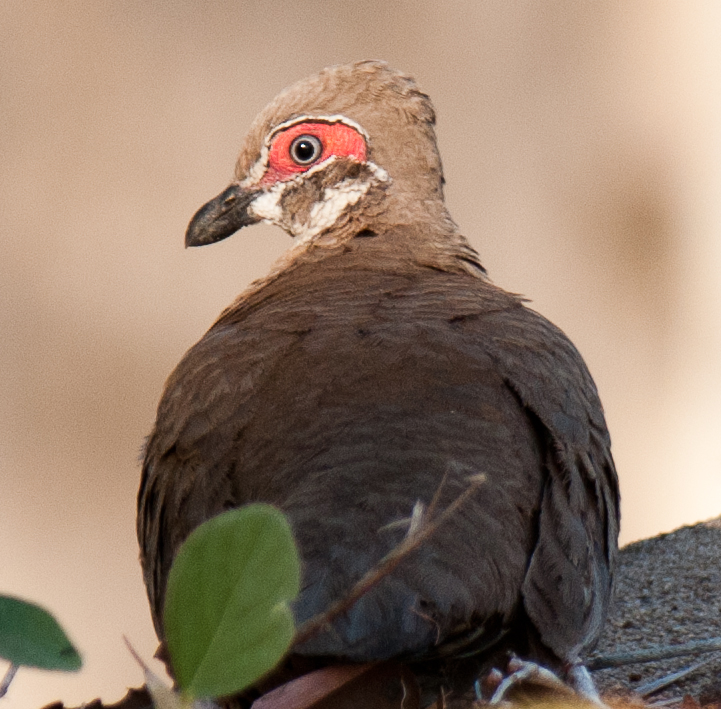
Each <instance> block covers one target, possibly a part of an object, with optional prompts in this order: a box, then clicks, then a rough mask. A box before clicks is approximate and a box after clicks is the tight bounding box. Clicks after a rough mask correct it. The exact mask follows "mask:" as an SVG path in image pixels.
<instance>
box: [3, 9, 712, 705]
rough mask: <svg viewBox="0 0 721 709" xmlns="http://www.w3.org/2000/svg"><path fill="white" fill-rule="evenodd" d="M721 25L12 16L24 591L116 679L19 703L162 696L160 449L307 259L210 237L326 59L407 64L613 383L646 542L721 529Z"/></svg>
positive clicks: (451, 175)
mask: <svg viewBox="0 0 721 709" xmlns="http://www.w3.org/2000/svg"><path fill="white" fill-rule="evenodd" d="M720 30H721V5H719V4H718V3H717V2H715V0H708V2H701V1H695V0H676V1H671V0H669V1H666V2H664V1H663V0H647V1H640V0H629V1H628V2H619V1H614V2H612V1H610V0H605V1H601V0H599V1H596V2H579V1H578V0H566V1H564V2H560V1H559V2H551V1H541V0H534V1H531V0H528V1H525V2H524V1H520V0H519V1H515V0H514V1H512V2H508V0H484V1H481V0H443V2H439V1H438V0H421V1H417V2H410V1H408V2H404V1H401V0H398V1H396V2H391V1H389V0H378V1H377V2H360V1H357V2H355V3H352V2H348V0H337V1H330V0H317V1H316V2H312V1H305V2H304V1H298V2H282V1H281V0H277V1H276V0H274V1H272V2H269V1H265V2H260V1H257V2H231V1H230V0H228V1H226V2H214V3H200V2H197V3H194V2H190V1H189V0H172V1H171V0H168V1H167V2H146V1H145V0H127V1H124V2H115V1H110V0H65V1H62V2H57V1H54V2H51V1H49V0H48V1H45V2H43V1H36V2H32V1H29V0H22V2H21V1H20V0H4V1H3V2H2V3H1V4H0V72H1V73H0V230H1V231H0V239H1V240H2V243H1V244H0V294H1V298H2V300H1V303H2V307H1V308H0V332H1V334H2V345H1V347H0V392H1V398H0V505H1V513H0V543H1V545H2V547H1V548H2V562H1V564H0V569H1V575H0V591H2V592H9V593H13V594H18V595H22V596H25V597H27V598H31V599H34V600H36V601H38V602H41V603H42V604H44V605H46V606H47V607H49V608H50V609H52V610H53V611H54V612H55V613H56V614H57V615H58V617H59V618H60V619H61V621H62V622H63V624H64V625H65V626H66V627H67V628H68V629H69V631H70V633H71V635H72V637H73V638H74V640H75V641H76V643H77V645H78V646H79V647H80V648H81V649H82V651H83V653H84V656H85V661H86V667H85V669H84V670H83V671H82V672H81V673H80V674H78V675H75V676H67V677H66V676H62V675H60V674H43V673H40V672H32V671H21V672H20V673H19V675H18V677H17V679H16V682H15V684H14V685H13V687H12V688H11V691H10V694H9V695H8V698H6V699H5V700H4V704H3V701H0V707H2V708H3V709H5V707H11V708H13V709H14V708H16V707H20V708H24V707H34V706H38V705H40V704H41V703H43V702H48V701H50V700H53V699H58V698H61V699H63V700H65V701H66V702H68V703H75V704H77V703H79V702H81V701H82V700H89V699H91V698H92V697H94V696H97V695H99V694H101V695H102V696H103V697H104V698H105V699H106V700H114V699H117V698H119V697H120V695H121V694H122V693H123V692H124V688H125V687H126V686H127V685H136V684H139V682H140V679H141V678H140V672H139V670H138V668H137V667H136V666H135V665H134V663H133V661H132V660H131V659H130V657H129V655H128V653H127V651H126V650H125V648H124V647H123V645H122V641H121V634H123V633H125V634H127V635H128V636H129V638H130V639H131V640H132V641H133V643H134V644H135V646H136V647H137V648H138V650H139V651H140V652H141V654H143V655H144V656H145V657H149V656H150V655H151V654H152V652H153V649H154V638H153V633H152V630H151V625H150V620H149V615H148V611H147V608H146V603H145V598H144V592H143V589H142V586H141V580H140V573H139V568H138V564H137V559H136V555H137V551H136V542H135V537H134V503H135V491H136V487H137V481H138V475H139V471H138V466H137V462H136V458H137V456H138V452H139V450H140V446H141V444H142V440H143V436H144V435H145V434H146V433H147V432H148V430H149V429H150V426H151V424H152V420H153V416H154V408H155V405H156V402H157V399H158V396H159V393H160V389H161V386H162V383H163V381H164V379H165V377H166V375H167V374H168V373H169V372H170V370H171V368H172V367H173V365H174V364H175V362H177V360H178V359H179V358H180V356H181V354H182V353H183V352H184V351H185V349H186V348H187V347H189V346H190V345H191V344H192V343H193V342H194V341H195V340H196V339H197V338H198V337H199V336H200V335H201V334H202V333H203V332H204V330H205V329H206V328H207V327H208V326H209V324H210V323H211V321H212V320H213V319H214V317H215V316H216V315H217V314H218V313H219V311H220V310H221V309H222V308H223V307H224V305H226V304H227V303H228V302H229V301H230V300H231V299H232V298H233V297H234V296H235V294H236V293H237V292H238V291H239V290H241V289H242V288H243V287H244V286H245V285H246V284H247V283H248V282H249V281H250V280H251V279H252V278H255V277H258V276H260V275H262V274H263V273H264V272H265V271H266V270H267V269H268V267H269V265H270V263H271V262H272V260H273V259H274V258H276V257H277V256H278V255H279V254H280V253H281V252H282V250H283V249H284V248H286V247H287V246H288V244H289V241H288V239H287V237H285V235H283V234H282V233H281V232H279V231H278V230H274V229H271V228H268V227H256V228H253V229H252V230H248V231H247V232H243V233H241V234H239V235H238V236H236V237H235V238H233V239H230V240H228V241H225V242H223V243H221V244H217V245H215V246H213V247H209V248H205V249H198V250H193V251H184V250H183V248H182V238H183V232H184V229H185V226H186V224H187V222H188V220H189V218H190V216H191V215H192V214H193V212H194V211H195V210H196V209H197V207H199V206H200V205H201V204H202V203H203V202H204V201H205V200H206V199H208V198H210V197H211V196H214V195H215V194H216V193H217V192H219V191H220V190H221V189H222V188H224V186H225V185H226V182H227V180H228V179H229V177H230V176H231V173H232V168H233V164H234V159H235V153H236V150H237V148H238V146H239V144H240V140H241V138H242V136H243V134H244V132H245V130H246V128H247V126H248V124H249V122H250V121H251V119H252V118H253V116H254V114H255V113H256V112H257V111H258V110H259V109H261V108H262V107H263V105H264V104H265V103H266V102H267V101H268V100H269V99H271V98H272V97H273V96H274V95H275V93H276V92H277V91H278V90H279V89H281V88H282V87H283V86H285V85H286V84H288V83H289V82H291V81H293V80H295V79H297V78H300V77H302V76H304V75H306V74H308V73H311V72H313V71H315V70H317V69H319V68H320V67H322V66H324V65H326V64H331V63H337V62H345V61H349V60H353V59H358V58H369V57H370V58H385V59H387V60H389V61H390V62H391V63H392V64H393V65H395V66H397V67H399V68H402V69H404V70H406V71H408V72H411V73H412V74H414V75H415V76H416V77H417V78H418V80H419V82H420V83H421V85H422V87H424V89H425V90H427V91H428V92H429V93H430V94H431V96H432V97H433V99H434V101H435V104H436V107H437V109H438V114H439V125H438V134H439V140H440V145H441V150H442V153H443V157H444V161H445V168H446V176H447V179H448V191H447V194H448V201H449V203H450V207H451V211H452V213H453V214H454V216H455V218H456V220H457V222H458V223H459V224H460V226H461V228H462V229H463V231H464V232H465V233H466V234H467V235H468V236H469V237H470V239H471V241H472V242H473V243H474V244H475V245H476V246H477V248H478V249H479V250H480V252H481V254H482V256H483V259H484V262H485V263H486V265H487V267H488V268H489V270H490V273H491V275H492V276H493V278H494V280H495V281H496V282H497V283H499V284H501V285H503V286H504V287H506V288H508V289H510V290H514V291H517V292H522V293H524V294H526V295H528V296H529V297H530V298H532V299H533V301H534V303H535V307H537V308H538V309H539V310H540V311H541V312H543V313H544V314H546V315H547V316H549V317H550V318H551V319H552V320H554V321H555V322H556V323H557V324H559V325H560V326H561V327H562V328H563V329H565V330H566V332H568V334H569V335H570V336H571V337H572V339H573V340H574V341H575V342H576V344H577V345H578V347H579V349H580V350H581V352H582V353H583V354H584V356H585V357H586V359H587V361H588V363H589V366H590V367H591V370H592V372H593V373H594V375H595V377H596V380H597V383H598V385H599V389H600V391H601V394H602V397H603V400H604V402H605V406H606V409H607V413H608V420H609V424H610V427H611V431H612V434H613V437H614V451H615V455H616V459H617V463H618V468H619V471H620V475H621V483H622V490H623V495H624V505H623V514H624V521H623V539H624V540H625V541H629V540H632V539H636V538H639V537H641V536H647V535H651V534H654V533H656V532H658V531H660V530H668V529H671V528H673V527H675V526H677V525H679V524H682V523H687V522H693V521H695V520H698V519H700V518H707V517H710V516H712V515H716V514H718V513H720V512H721V442H720V441H719V438H720V432H719V422H720V420H721V416H720V415H719V414H720V413H721V412H720V408H721V279H720V275H721V235H720V234H721V42H719V39H718V38H719V31H720ZM2 669H3V666H2V665H0V671H1V670H2Z"/></svg>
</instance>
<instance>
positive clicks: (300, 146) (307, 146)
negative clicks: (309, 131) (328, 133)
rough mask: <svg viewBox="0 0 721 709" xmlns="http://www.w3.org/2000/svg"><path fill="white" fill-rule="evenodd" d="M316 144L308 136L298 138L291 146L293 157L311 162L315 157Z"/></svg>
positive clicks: (304, 161)
mask: <svg viewBox="0 0 721 709" xmlns="http://www.w3.org/2000/svg"><path fill="white" fill-rule="evenodd" d="M317 149H318V148H317V145H316V143H315V141H313V140H311V139H310V138H300V139H299V140H298V141H296V143H295V145H294V146H293V157H295V159H296V160H297V161H298V162H301V163H306V162H311V160H314V159H315V157H316V151H317Z"/></svg>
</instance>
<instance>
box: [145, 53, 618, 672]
mask: <svg viewBox="0 0 721 709" xmlns="http://www.w3.org/2000/svg"><path fill="white" fill-rule="evenodd" d="M434 120H435V117H434V112H433V108H432V105H431V103H430V100H429V99H428V97H427V96H425V95H424V94H423V93H421V92H420V91H419V90H418V89H417V87H416V85H415V84H414V83H413V81H412V80H411V79H410V78H408V77H406V76H404V75H402V74H399V73H397V72H395V71H393V70H391V69H389V68H388V67H387V66H386V65H385V64H383V63H379V62H359V63H356V64H352V65H347V66H340V67H333V68H330V69H326V70H324V71H323V72H321V73H320V74H319V75H317V76H315V77H312V78H310V79H307V80H305V81H302V82H299V83H298V84H296V85H295V86H293V87H291V88H290V89H287V90H286V91H285V92H283V93H281V94H280V96H279V97H278V98H277V99H276V100H275V101H274V102H273V103H271V104H270V106H268V108H266V109H265V111H263V112H262V113H261V114H260V116H259V117H258V119H256V121H255V123H254V124H253V126H252V128H251V130H250V133H249V135H248V137H247V139H246V142H245V145H244V148H243V150H242V152H241V155H240V159H239V161H238V167H237V173H236V180H235V181H234V183H233V184H232V185H231V187H229V188H228V190H226V191H225V192H224V193H223V194H222V195H220V196H219V197H218V198H217V199H216V200H214V201H212V202H210V203H209V204H208V205H206V206H205V207H204V208H203V209H202V210H200V212H198V214H197V215H196V217H195V218H194V220H193V222H192V223H191V225H190V227H189V229H188V234H187V243H188V244H189V245H199V244H204V243H211V242H213V241H217V240H219V239H222V238H225V237H226V236H229V235H230V234H232V233H233V232H234V231H236V230H237V229H238V228H240V227H241V226H244V225H246V224H250V223H253V222H256V221H259V220H261V219H265V220H266V221H272V222H274V223H277V224H279V225H281V226H283V227H284V228H285V229H286V230H287V231H289V233H291V235H293V236H295V239H296V245H295V246H294V247H293V248H292V249H291V250H290V251H289V253H288V254H287V255H286V256H285V257H284V258H283V259H282V260H281V261H280V262H279V264H278V265H277V266H276V268H275V269H274V270H273V271H272V272H271V274H269V276H267V277H266V278H265V279H262V280H261V281H258V282H256V283H254V284H253V285H251V286H250V288H249V289H248V290H247V291H246V292H245V293H243V294H242V295H241V296H240V297H239V298H238V300H236V302H235V303H234V304H233V305H231V306H230V307H229V308H228V309H227V310H226V311H225V312H223V314H222V315H221V316H220V318H219V319H218V321H217V322H216V323H215V324H214V325H213V326H212V328H211V329H210V330H209V331H208V332H207V333H206V335H205V336H204V337H203V338H202V339H201V340H200V342H198V343H197V344H196V345H195V346H194V347H193V348H192V349H191V350H190V351H189V352H188V353H187V354H186V355H185V357H184V358H183V360H182V361H181V362H180V364H179V365H178V367H177V368H176V369H175V371H174V372H173V374H172V375H171V376H170V378H169V379H168V382H167V383H166V386H165V390H164V393H163V396H162V399H161V402H160V405H159V407H158V416H157V421H156V424H155V428H154V429H153V431H152V433H151V435H150V437H149V440H148V444H147V449H146V452H145V460H144V464H143V476H142V482H141V487H140V492H139V497H138V537H139V540H140V549H141V560H142V565H143V570H144V575H145V582H146V586H147V589H148V595H149V598H150V603H151V608H152V612H153V618H154V622H155V626H156V630H157V632H158V634H159V636H161V637H162V632H163V629H162V618H161V610H162V604H163V594H164V588H165V583H166V580H167V574H168V571H169V568H170V565H171V562H172V560H173V557H174V555H175V553H176V552H177V550H178V547H179V546H180V544H181V543H182V542H183V540H184V539H185V538H186V537H187V535H188V534H189V533H190V532H191V531H192V530H193V529H194V528H195V527H196V526H197V525H198V524H200V523H201V522H203V521H204V520H206V519H208V518H210V517H212V516H213V515H216V514H218V513H220V512H222V511H224V510H226V509H228V508H232V507H236V506H239V505H243V504H245V503H248V502H253V501H265V502H269V503H272V504H274V505H276V506H278V507H279V508H280V509H282V510H283V511H284V512H285V513H286V514H287V515H288V517H289V519H290V522H291V525H292V528H293V530H294V533H295V536H296V539H297V541H298V544H299V547H300V551H301V556H302V559H303V584H302V591H301V594H300V597H299V598H298V600H297V602H296V604H295V606H294V610H295V613H296V616H297V619H298V621H301V622H302V621H304V620H306V619H308V618H309V617H311V616H313V615H314V614H316V613H319V612H321V611H323V610H324V609H325V608H327V606H328V605H329V604H330V603H331V602H333V601H334V600H336V599H338V598H339V597H341V596H342V595H343V594H344V593H345V592H346V591H347V590H348V589H349V588H350V587H351V586H352V585H353V583H354V582H355V581H357V580H358V579H359V578H360V577H361V576H362V575H363V573H364V572H366V571H367V570H368V569H369V568H371V567H372V566H373V565H374V564H375V563H376V562H377V561H378V560H379V559H380V558H381V557H382V556H383V555H384V554H386V553H387V552H388V551H389V550H390V549H392V548H393V547H394V546H395V545H397V544H398V543H399V541H400V540H401V539H402V538H403V535H404V534H405V532H406V531H407V527H406V528H404V527H403V526H402V525H398V524H393V523H394V522H398V521H399V520H403V519H407V518H408V517H409V516H410V514H411V511H412V509H413V507H414V504H415V503H416V502H417V501H419V500H420V501H421V502H423V503H425V504H428V503H429V502H430V501H431V499H432V498H433V496H434V493H436V491H437V490H438V488H439V486H440V485H441V481H442V480H444V477H445V483H444V485H443V488H442V491H441V504H442V505H447V504H449V503H450V502H451V501H452V500H454V499H455V498H456V497H458V495H459V494H461V493H462V491H463V490H464V489H465V488H466V487H467V485H468V482H467V481H468V478H469V477H470V476H472V475H474V474H477V473H483V474H485V476H486V482H485V483H484V484H483V485H482V486H481V487H480V488H479V490H478V491H477V492H476V493H474V495H473V497H472V498H471V499H470V500H469V501H468V502H467V503H465V504H464V505H463V506H462V507H461V508H460V509H459V511H458V513H457V514H456V515H454V516H453V518H452V519H451V520H449V521H448V522H447V523H445V524H444V525H443V526H442V527H441V528H440V529H439V530H438V531H437V532H436V533H435V534H434V535H433V536H432V537H431V538H430V539H429V540H428V541H427V542H426V543H425V544H424V545H423V546H422V547H421V548H420V549H418V550H417V551H415V552H414V553H412V554H411V555H410V556H409V557H408V558H407V559H405V560H404V561H403V562H402V564H401V565H400V566H399V567H398V568H397V569H396V570H395V571H394V572H393V573H392V574H391V575H390V576H388V577H387V578H385V579H384V580H383V581H382V582H381V583H380V584H379V585H378V586H377V587H376V588H374V589H373V590H372V591H370V592H369V593H368V594H367V595H366V596H364V597H363V598H361V600H360V601H358V602H357V603H356V604H355V605H354V606H353V607H352V608H351V609H350V610H349V611H348V613H347V614H346V615H345V616H343V617H341V618H340V619H339V620H338V621H337V622H336V623H335V624H334V627H333V629H332V630H331V631H328V632H324V633H321V634H319V635H317V636H316V637H315V638H313V639H311V640H310V641H308V642H307V643H305V644H304V645H303V646H301V647H299V648H296V652H297V653H298V654H301V655H307V656H323V657H335V658H343V659H350V660H359V661H360V660H370V659H378V658H388V657H401V658H404V659H407V660H409V661H411V662H416V663H418V662H420V663H423V662H425V663H426V664H429V663H430V664H433V661H434V660H433V658H441V657H443V658H445V659H444V660H443V662H444V663H446V664H447V663H448V662H449V660H448V659H447V658H448V656H450V657H451V661H452V659H453V658H454V657H457V656H459V655H460V654H464V655H468V654H472V653H473V652H475V653H476V654H477V659H478V658H480V659H478V666H480V665H481V664H482V658H483V656H484V654H485V655H488V653H489V652H490V651H491V649H492V648H493V647H494V646H495V647H504V648H505V647H510V648H511V649H515V650H516V651H517V652H519V653H521V654H523V655H525V656H527V657H530V658H532V659H536V660H539V661H542V662H544V663H548V664H550V665H551V666H553V667H554V668H555V669H562V668H563V666H564V664H565V663H573V662H576V661H577V660H578V659H579V658H580V656H581V655H582V653H583V652H584V651H585V650H586V649H587V648H588V647H590V646H591V645H592V644H593V643H594V641H595V640H596V638H597V637H598V635H599V633H600V630H601V628H602V624H603V622H604V619H605V616H606V611H607V608H608V603H609V597H610V590H611V577H612V572H613V565H614V559H615V555H616V549H617V535H618V485H617V479H616V473H615V469H614V465H613V460H612V458H611V453H610V440H609V436H608V432H607V429H606V425H605V421H604V417H603V412H602V407H601V403H600V401H599V399H598V395H597V393H596V388H595V386H594V383H593V381H592V379H591V376H590V375H589V373H588V370H587V369H586V366H585V365H584V363H583V360H582V359H581V356H580V355H579V354H578V352H577V351H576V349H575V348H574V347H573V345H572V344H571V343H570V342H569V340H568V339H567V338H566V337H565V335H564V334H563V333H562V332H561V331H560V330H558V329H557V328H556V327H555V326H554V325H552V324H551V323H549V322H548V321H547V320H545V319H544V318H543V317H542V316H540V315H538V314H537V313H535V312H534V311H533V310H530V309H529V308H527V307H526V306H525V305H524V304H523V301H522V299H520V298H519V297H517V296H515V295H512V294H510V293H507V292H505V291H503V290H502V289H500V288H498V287H497V286H495V285H493V284H492V283H491V282H490V281H489V280H488V278H487V277H486V275H485V271H484V270H483V268H482V266H481V264H480V261H479V259H478V255H477V254H476V252H475V251H474V250H473V249H472V248H471V247H470V245H469V244H468V243H467V241H466V240H465V238H464V237H463V236H462V235H461V234H460V233H459V232H458V230H457V227H456V226H455V224H454V223H453V221H452V220H451V218H450V216H449V215H448V213H447V211H446V208H445V205H444V202H443V194H442V184H443V178H442V171H441V164H440V158H439V156H438V152H437V149H436V144H435V134H434V128H433V126H434ZM288 131H295V132H294V133H293V132H288ZM349 131H355V133H353V132H349ZM295 133H298V136H299V137H296V138H295V140H294V142H293V143H289V141H290V139H291V138H292V137H293V135H295ZM314 135H315V136H317V137H318V145H320V146H321V147H320V148H318V145H316V144H315V143H314V142H313V140H314V139H313V136H314ZM359 135H360V136H361V138H359V137H358V136H359ZM308 136H310V138H309V137H308ZM339 136H340V137H339ZM347 136H350V137H349V138H347ZM346 138H347V140H346ZM284 140H285V143H284V142H283V141H284ZM299 140H301V141H302V140H305V141H306V143H305V144H301V143H299V142H298V141H299ZM333 141H335V142H333ZM343 141H346V142H343ZM348 141H350V142H348ZM286 143H289V145H290V147H289V148H288V149H287V150H286V148H285V147H282V151H284V152H283V154H282V155H281V154H280V153H279V151H281V148H280V147H279V146H285V144H286ZM351 144H352V147H348V146H349V145H351ZM334 145H336V146H340V147H336V148H333V150H332V155H331V154H326V152H325V151H326V150H331V148H332V147H333V146H334ZM327 146H331V148H328V147H327ZM313 149H316V150H317V151H318V152H317V155H316V153H314V152H313ZM287 151H290V153H289V155H290V158H292V160H291V161H289V157H288V155H287V154H286V152H287ZM293 151H296V152H293ZM314 156H315V158H314ZM301 158H303V160H304V159H305V158H314V159H312V160H311V161H310V162H309V163H305V162H303V160H301V163H303V164H299V163H298V160H300V159H301ZM449 648H452V650H449V651H448V652H444V649H449ZM438 662H440V660H438ZM443 672H446V670H443ZM452 676H453V672H452V671H451V672H450V674H449V673H448V672H446V674H445V675H443V676H442V677H441V678H440V679H438V680H437V681H438V682H439V683H441V684H442V683H446V684H450V685H453V682H454V681H453V679H452ZM449 677H451V679H449ZM466 679H467V678H466Z"/></svg>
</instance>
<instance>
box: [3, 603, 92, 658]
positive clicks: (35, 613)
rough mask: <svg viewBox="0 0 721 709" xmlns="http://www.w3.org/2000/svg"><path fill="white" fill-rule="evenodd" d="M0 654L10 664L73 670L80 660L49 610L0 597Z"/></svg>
mask: <svg viewBox="0 0 721 709" xmlns="http://www.w3.org/2000/svg"><path fill="white" fill-rule="evenodd" d="M0 657H2V658H4V659H5V660H9V661H10V662H11V663H12V664H14V665H27V666H29V667H40V668H41V669H44V670H64V671H66V672H74V671H76V670H79V669H80V666H81V665H82V660H81V659H80V655H79V654H78V651H77V650H76V649H75V648H74V647H73V645H72V643H71V642H70V640H68V637H67V635H65V633H64V632H63V629H62V628H61V627H60V625H59V624H58V622H57V621H56V620H55V618H53V617H52V616H51V615H50V613H48V612H47V611H46V610H44V609H42V608H41V607H40V606H37V605H35V604H34V603H28V602H27V601H22V600H20V599H19V598H13V597H11V596H0Z"/></svg>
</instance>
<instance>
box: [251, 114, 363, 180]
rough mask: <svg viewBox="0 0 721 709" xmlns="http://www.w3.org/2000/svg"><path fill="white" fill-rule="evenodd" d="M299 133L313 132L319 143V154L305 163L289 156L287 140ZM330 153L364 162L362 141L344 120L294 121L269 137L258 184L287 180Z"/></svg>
mask: <svg viewBox="0 0 721 709" xmlns="http://www.w3.org/2000/svg"><path fill="white" fill-rule="evenodd" d="M300 135H313V136H315V137H316V138H318V140H320V143H321V145H322V146H323V152H322V153H321V155H320V157H319V158H318V159H317V160H315V161H313V162H312V163H310V164H309V165H298V163H296V162H295V161H294V160H293V158H292V157H291V156H290V146H291V143H292V142H293V141H294V140H295V139H296V138H297V137H298V136H300ZM331 155H337V156H338V157H352V158H355V159H356V160H358V161H359V162H365V159H366V143H365V140H364V139H363V136H362V135H360V133H358V131H356V130H354V129H353V128H351V127H350V126H347V125H345V123H312V122H308V123H296V124H295V125H293V126H291V127H290V128H287V129H286V130H284V131H283V132H282V133H278V135H276V136H275V137H274V138H273V142H272V143H271V145H270V150H269V153H268V168H267V170H266V171H265V175H263V179H262V180H261V181H260V184H261V185H267V184H272V183H274V182H281V181H284V180H289V179H290V178H292V177H293V176H294V175H297V174H298V173H301V172H305V171H306V170H309V169H310V168H311V167H313V165H317V164H318V163H321V162H323V161H324V160H327V159H328V158H329V157H331Z"/></svg>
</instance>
